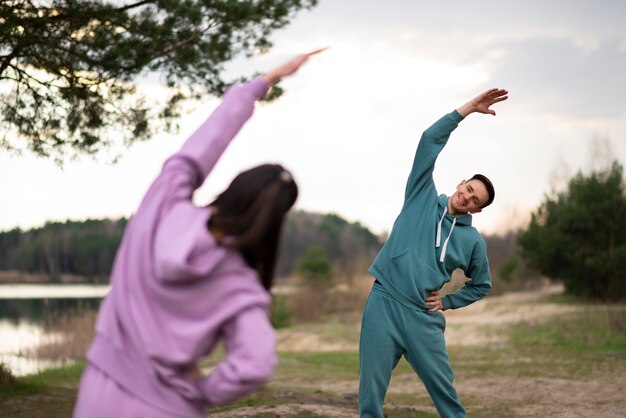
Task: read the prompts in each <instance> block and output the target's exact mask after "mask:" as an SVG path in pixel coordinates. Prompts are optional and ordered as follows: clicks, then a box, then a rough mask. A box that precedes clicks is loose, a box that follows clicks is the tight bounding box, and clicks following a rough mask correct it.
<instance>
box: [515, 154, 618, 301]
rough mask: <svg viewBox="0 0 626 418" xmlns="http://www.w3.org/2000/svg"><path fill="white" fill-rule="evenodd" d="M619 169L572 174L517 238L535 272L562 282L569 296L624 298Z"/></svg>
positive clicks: (538, 210)
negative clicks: (588, 174) (535, 269)
mask: <svg viewBox="0 0 626 418" xmlns="http://www.w3.org/2000/svg"><path fill="white" fill-rule="evenodd" d="M622 175H623V168H622V166H621V165H620V164H619V163H617V162H614V163H613V166H612V167H611V168H610V169H609V170H606V171H600V172H594V173H592V174H591V175H590V176H588V177H586V176H583V175H582V174H580V173H579V174H578V175H576V176H575V177H574V178H573V179H571V180H570V181H569V184H568V187H567V190H566V191H564V192H561V193H558V194H556V195H555V196H552V197H550V196H548V197H546V199H545V201H544V202H543V203H542V204H541V205H540V206H539V208H538V209H537V210H536V211H535V212H534V213H533V214H532V218H531V222H530V225H529V226H528V229H527V230H526V231H523V232H521V233H520V234H519V238H518V239H519V245H520V248H521V250H522V255H523V256H524V257H525V258H526V260H528V262H529V264H530V266H531V267H533V268H537V269H538V270H539V271H540V272H541V273H542V274H544V275H546V276H547V277H550V278H553V279H560V280H562V281H563V283H564V284H565V289H566V291H567V292H568V293H570V294H573V295H580V296H587V297H590V298H593V299H602V300H616V299H623V298H626V269H624V264H626V234H625V233H624V231H626V196H625V194H624V185H623V177H622Z"/></svg>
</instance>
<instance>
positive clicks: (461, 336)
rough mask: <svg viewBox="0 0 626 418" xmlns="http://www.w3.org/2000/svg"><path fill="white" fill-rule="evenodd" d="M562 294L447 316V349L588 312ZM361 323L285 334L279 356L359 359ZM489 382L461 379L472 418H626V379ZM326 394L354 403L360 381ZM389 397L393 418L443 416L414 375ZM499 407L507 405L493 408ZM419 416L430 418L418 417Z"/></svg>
mask: <svg viewBox="0 0 626 418" xmlns="http://www.w3.org/2000/svg"><path fill="white" fill-rule="evenodd" d="M562 291H563V289H562V287H561V286H549V287H546V288H543V289H541V290H538V291H532V292H519V293H511V294H505V295H502V296H494V297H489V298H487V299H485V300H483V301H480V302H477V303H475V304H473V305H471V306H469V307H466V308H464V309H459V310H456V311H449V312H446V313H445V315H446V321H447V328H446V340H447V343H448V348H449V349H451V350H455V349H456V350H464V349H473V350H474V351H480V348H481V347H492V348H493V347H505V346H506V343H507V339H508V332H507V328H508V327H511V326H516V325H517V324H520V323H527V322H538V321H543V320H546V319H549V318H551V317H554V316H555V315H560V314H568V313H572V312H575V311H578V310H582V309H584V307H583V306H575V305H567V304H562V303H551V302H547V301H546V298H547V297H550V296H551V295H558V294H560V293H561V292H562ZM547 300H549V299H547ZM359 316H360V315H359V314H356V313H355V314H354V315H352V316H350V317H349V318H346V317H343V318H340V319H337V321H336V322H334V321H333V320H332V319H331V320H329V321H328V322H326V323H323V324H309V325H300V326H295V327H290V328H287V329H285V330H280V331H279V332H278V337H279V350H280V351H283V352H298V351H301V352H311V351H315V352H325V351H352V352H357V351H358V333H359V320H360V318H359ZM333 326H334V327H335V330H334V331H333V332H329V331H328V329H329V327H331V328H332V327H333ZM339 329H342V330H343V331H339ZM487 361H488V360H487ZM529 361H532V359H531V360H529ZM518 362H519V359H518ZM488 376H490V377H488V378H473V377H467V378H465V377H463V378H461V379H457V390H458V391H459V393H460V394H461V396H462V397H463V398H465V399H471V400H473V402H472V404H471V408H468V411H472V413H470V414H469V415H470V416H472V417H538V416H550V417H562V418H570V417H585V418H586V417H626V392H625V390H624V388H625V387H626V376H624V377H621V376H620V377H617V378H616V376H614V375H611V376H607V377H606V378H594V379H574V378H572V379H564V378H552V377H545V376H542V375H541V374H540V375H539V376H537V377H533V378H520V377H511V376H510V374H509V375H507V373H502V377H498V373H497V372H496V373H492V374H489V375H488ZM491 376H493V377H491ZM321 390H323V391H327V392H332V393H336V394H338V395H339V397H344V398H355V397H356V393H357V392H358V382H356V381H355V380H354V379H353V380H351V381H347V380H334V381H332V382H327V383H325V384H324V385H323V387H322V388H321ZM390 397H391V398H392V399H406V400H405V401H396V402H393V401H392V402H391V403H390V402H389V401H386V408H387V410H388V411H389V410H390V409H389V408H391V410H390V411H391V412H390V414H389V416H390V417H393V416H397V417H404V416H406V417H408V416H436V410H435V409H434V407H432V406H431V404H430V402H429V400H428V395H427V393H426V391H425V390H424V389H423V387H422V385H421V384H420V383H419V382H418V381H417V378H416V377H415V376H414V375H413V374H412V373H405V374H402V375H399V376H398V377H395V374H394V378H393V379H392V383H391V385H390V388H389V392H388V399H389V398H390ZM416 400H419V402H416ZM416 403H418V404H420V405H421V406H420V409H419V410H418V412H416V411H415V410H414V409H412V408H413V407H414V406H415V404H416ZM355 404H356V400H354V401H353V402H352V403H350V404H346V405H319V404H312V403H308V404H307V403H306V401H305V400H304V399H303V400H300V401H299V402H294V403H291V404H286V405H280V406H273V407H268V408H261V409H258V408H253V409H251V410H250V411H244V410H239V411H236V412H235V411H233V412H231V413H223V414H217V415H213V416H215V417H221V418H226V417H235V416H237V417H240V416H245V415H246V414H248V413H251V412H252V410H254V411H255V414H259V413H263V412H264V413H266V414H267V415H262V416H280V417H283V416H285V417H286V416H293V415H298V414H306V413H309V414H315V415H318V416H327V417H349V416H356V409H355ZM494 404H499V405H502V406H501V407H498V408H499V409H498V408H495V409H494V407H493V406H492V405H494ZM420 413H421V414H425V415H419V414H420ZM416 414H417V415H416ZM429 414H432V415H429ZM256 416H259V415H256ZM303 416H306V415H303Z"/></svg>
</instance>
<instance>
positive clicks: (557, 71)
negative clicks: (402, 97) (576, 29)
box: [472, 39, 626, 118]
mask: <svg viewBox="0 0 626 418" xmlns="http://www.w3.org/2000/svg"><path fill="white" fill-rule="evenodd" d="M485 57H487V59H490V60H491V62H490V64H489V65H490V66H491V67H492V68H491V71H492V72H491V77H490V78H491V80H490V82H495V83H496V84H498V85H503V86H507V88H508V89H509V90H510V91H511V92H512V94H514V95H515V101H516V102H517V103H518V104H519V105H521V106H525V107H529V108H532V109H534V111H535V112H539V113H548V114H553V115H560V116H565V117H575V118H597V117H604V118H614V117H620V116H622V115H623V114H624V112H625V111H626V102H624V97H626V50H624V49H623V48H621V46H620V44H619V42H618V41H617V40H613V41H602V42H600V43H599V44H598V45H597V46H596V47H593V48H589V47H585V46H581V45H578V44H576V43H575V42H574V41H573V40H572V39H529V40H522V41H514V42H503V43H497V44H494V45H492V46H490V47H489V48H486V49H483V50H480V51H478V52H477V53H475V54H474V56H473V57H472V58H473V59H474V60H477V61H481V60H483V59H485Z"/></svg>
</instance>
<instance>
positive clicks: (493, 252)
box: [0, 211, 517, 283]
mask: <svg viewBox="0 0 626 418" xmlns="http://www.w3.org/2000/svg"><path fill="white" fill-rule="evenodd" d="M127 223H128V221H127V220H126V219H119V220H110V219H103V220H93V219H92V220H86V221H80V222H78V221H66V222H48V223H46V224H45V225H44V226H43V227H41V228H34V229H30V230H26V231H22V230H20V229H13V230H10V231H6V232H0V271H5V272H6V271H13V272H15V271H19V272H23V273H28V274H32V275H37V276H39V277H41V278H45V279H42V280H44V281H47V282H52V283H55V282H56V283H59V282H62V281H64V276H68V275H71V276H73V277H74V278H76V277H77V276H78V277H80V278H81V280H84V281H87V282H97V283H103V282H106V281H108V276H109V273H110V271H111V266H112V264H113V260H114V257H115V253H116V251H117V247H118V246H119V243H120V241H121V238H122V234H123V232H124V228H125V227H126V224H127ZM485 239H486V241H487V247H488V248H489V251H490V253H489V257H490V261H491V264H492V271H494V273H497V271H498V269H500V268H501V266H502V265H505V264H506V262H507V261H508V260H509V259H510V258H511V255H512V254H513V253H514V252H515V251H516V248H517V246H516V234H515V233H508V234H506V235H502V236H499V235H496V236H486V237H485ZM383 242H384V237H379V236H377V235H375V234H374V233H373V232H371V231H370V230H369V229H368V228H367V227H365V226H364V225H362V224H360V223H358V222H348V221H347V220H345V219H344V218H342V217H341V216H339V215H336V214H320V213H311V212H305V211H294V212H292V213H290V215H289V217H288V219H287V222H286V224H285V228H284V230H283V238H282V243H281V251H280V259H279V263H278V266H277V276H278V277H289V276H292V275H294V274H296V273H298V272H300V271H301V267H302V265H303V262H304V261H305V260H306V258H307V257H309V256H310V254H311V250H312V249H315V250H318V251H317V253H316V254H317V255H318V257H319V256H320V254H321V257H323V258H324V260H326V261H327V262H328V264H329V266H330V271H331V277H332V278H333V279H334V278H336V277H342V278H348V279H350V278H352V277H354V276H362V275H365V274H366V272H367V268H368V267H369V265H370V264H371V262H372V261H373V259H374V258H375V257H376V254H377V253H378V251H379V250H380V248H381V246H382V244H383Z"/></svg>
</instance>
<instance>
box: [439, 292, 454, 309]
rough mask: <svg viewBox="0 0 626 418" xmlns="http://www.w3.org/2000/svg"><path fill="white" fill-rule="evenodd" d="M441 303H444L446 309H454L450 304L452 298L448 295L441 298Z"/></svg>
mask: <svg viewBox="0 0 626 418" xmlns="http://www.w3.org/2000/svg"><path fill="white" fill-rule="evenodd" d="M441 304H442V305H443V310H444V311H447V310H448V309H454V308H453V307H452V305H451V304H450V298H449V297H448V296H447V295H446V296H444V297H442V298H441Z"/></svg>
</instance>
